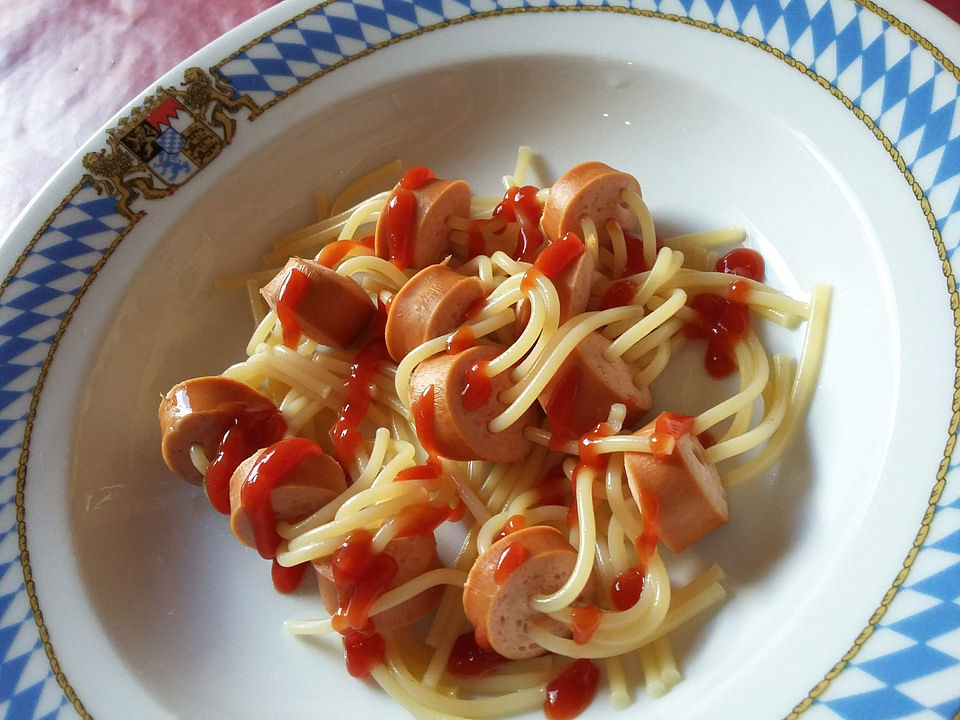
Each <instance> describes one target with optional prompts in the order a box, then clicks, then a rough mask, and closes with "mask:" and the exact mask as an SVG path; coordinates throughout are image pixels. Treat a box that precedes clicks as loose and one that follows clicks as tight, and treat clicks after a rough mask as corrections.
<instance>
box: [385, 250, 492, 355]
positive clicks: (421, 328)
mask: <svg viewBox="0 0 960 720" xmlns="http://www.w3.org/2000/svg"><path fill="white" fill-rule="evenodd" d="M483 294H484V293H483V286H482V285H481V284H480V280H479V278H477V277H475V276H472V275H471V276H467V275H461V274H460V273H458V272H455V271H453V270H451V269H450V268H448V267H447V266H446V265H430V266H429V267H425V268H424V269H423V270H421V271H420V272H418V273H417V274H416V275H414V276H413V277H412V278H410V279H409V280H408V281H407V282H406V283H405V284H404V286H403V287H402V288H400V290H399V292H397V294H396V295H394V296H393V300H392V301H391V302H390V310H389V312H388V313H387V326H386V329H385V331H384V339H385V340H386V343H387V351H388V352H389V353H390V356H391V357H392V358H393V359H394V360H395V361H396V362H400V361H401V360H403V357H404V356H405V355H406V354H407V353H408V352H410V351H411V350H413V349H414V348H415V347H417V346H418V345H421V344H423V343H425V342H426V341H427V340H432V339H433V338H437V337H440V336H441V335H446V334H447V333H451V332H453V331H454V330H456V329H457V328H458V327H459V326H460V325H461V324H463V322H464V320H465V319H466V313H467V310H469V309H470V307H471V306H472V305H473V304H474V303H476V302H478V301H479V300H480V299H481V298H483Z"/></svg>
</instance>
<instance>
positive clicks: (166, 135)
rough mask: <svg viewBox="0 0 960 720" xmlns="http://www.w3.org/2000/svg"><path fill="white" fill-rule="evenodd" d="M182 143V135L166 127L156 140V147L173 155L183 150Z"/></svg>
mask: <svg viewBox="0 0 960 720" xmlns="http://www.w3.org/2000/svg"><path fill="white" fill-rule="evenodd" d="M184 142H185V141H184V139H183V135H181V134H180V133H178V132H177V131H176V130H174V129H173V128H172V127H168V128H167V129H166V130H164V131H163V132H162V133H160V137H158V138H157V145H159V146H160V147H161V148H163V149H164V150H165V151H166V152H168V153H170V154H171V155H175V154H176V153H178V152H180V151H181V150H183V144H184Z"/></svg>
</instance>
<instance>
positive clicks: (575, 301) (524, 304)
mask: <svg viewBox="0 0 960 720" xmlns="http://www.w3.org/2000/svg"><path fill="white" fill-rule="evenodd" d="M596 265H597V261H596V257H595V256H594V254H593V253H592V252H590V251H589V250H587V251H586V252H584V253H582V254H581V255H580V256H579V257H578V258H577V259H576V260H574V261H573V262H572V263H571V264H570V265H569V266H568V267H566V268H564V269H563V272H561V273H560V274H559V275H557V276H556V277H555V278H553V279H552V280H551V282H552V283H553V286H554V287H555V288H556V289H557V297H558V298H559V300H560V324H561V325H563V324H564V323H565V322H566V321H567V320H569V319H570V318H572V317H574V316H576V315H579V314H580V313H582V312H583V311H584V310H586V309H587V303H588V302H589V300H590V287H591V284H592V283H593V272H594V270H595V269H596ZM529 320H530V303H529V302H528V301H527V300H526V299H524V300H521V301H520V303H519V304H518V305H517V322H516V325H515V328H516V332H517V334H520V333H521V332H523V329H524V328H525V327H526V326H527V322H528V321H529Z"/></svg>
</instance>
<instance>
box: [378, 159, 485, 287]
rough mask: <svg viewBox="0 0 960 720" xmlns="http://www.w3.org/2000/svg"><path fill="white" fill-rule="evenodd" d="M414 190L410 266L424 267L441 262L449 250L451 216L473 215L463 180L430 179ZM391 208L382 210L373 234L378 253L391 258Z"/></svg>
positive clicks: (396, 189)
mask: <svg viewBox="0 0 960 720" xmlns="http://www.w3.org/2000/svg"><path fill="white" fill-rule="evenodd" d="M400 190H401V188H400V186H399V185H397V186H396V187H395V188H394V189H393V192H392V193H391V194H390V196H389V197H388V198H387V202H386V204H387V206H389V205H390V203H391V202H392V201H393V200H394V197H395V196H396V194H397V192H398V191H400ZM405 192H412V193H413V196H414V198H415V199H416V212H415V213H414V217H413V228H412V232H411V234H410V236H409V238H407V239H408V240H409V242H410V245H411V247H410V254H409V258H410V261H409V267H412V268H424V267H426V266H427V265H433V264H434V263H438V262H440V261H441V260H443V258H445V257H446V256H447V255H449V254H450V228H448V227H447V218H448V217H468V216H469V215H470V186H469V185H467V183H466V182H464V181H463V180H440V179H437V178H434V179H432V180H428V181H427V182H426V183H424V184H423V185H422V186H421V187H419V188H417V189H416V190H406V191H405ZM387 217H388V212H386V211H384V212H382V213H380V217H379V218H378V219H377V229H376V233H375V235H374V249H375V251H376V253H377V256H378V257H382V258H386V259H388V260H389V259H391V253H390V244H389V240H388V236H389V231H388V222H387Z"/></svg>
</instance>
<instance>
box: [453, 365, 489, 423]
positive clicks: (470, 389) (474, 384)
mask: <svg viewBox="0 0 960 720" xmlns="http://www.w3.org/2000/svg"><path fill="white" fill-rule="evenodd" d="M488 365H490V361H489V360H478V361H477V362H476V363H474V364H473V365H471V366H470V368H469V369H468V370H467V376H466V383H465V384H464V386H463V390H461V391H460V402H461V404H462V405H463V409H464V410H466V411H468V412H473V411H474V410H478V409H479V408H481V407H483V406H484V404H486V402H487V401H488V400H489V399H490V395H492V394H493V383H492V382H491V381H490V375H488V374H487V366H488Z"/></svg>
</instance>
